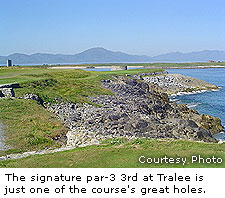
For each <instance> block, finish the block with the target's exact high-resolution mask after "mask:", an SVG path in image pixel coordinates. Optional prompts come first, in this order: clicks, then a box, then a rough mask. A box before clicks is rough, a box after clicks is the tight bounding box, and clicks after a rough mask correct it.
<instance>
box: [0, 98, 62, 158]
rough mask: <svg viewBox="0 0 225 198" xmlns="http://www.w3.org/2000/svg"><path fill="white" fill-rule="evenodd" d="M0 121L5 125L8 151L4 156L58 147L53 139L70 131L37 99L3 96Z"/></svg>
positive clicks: (0, 100)
mask: <svg viewBox="0 0 225 198" xmlns="http://www.w3.org/2000/svg"><path fill="white" fill-rule="evenodd" d="M0 107H1V111H0V120H1V123H3V125H4V126H7V128H5V129H4V131H5V134H4V135H5V136H6V142H5V143H6V145H9V146H10V149H9V150H7V151H0V155H4V154H9V153H19V152H25V151H29V150H38V149H44V148H46V147H57V146H59V144H57V143H56V142H54V141H53V140H52V139H53V138H54V137H56V136H60V135H61V134H63V133H65V132H66V128H65V127H64V126H63V124H62V123H61V122H60V121H59V120H58V119H57V118H56V117H54V116H53V115H52V114H51V113H49V112H47V111H46V110H45V109H44V108H43V107H42V106H41V105H39V104H37V102H35V101H30V100H19V99H0Z"/></svg>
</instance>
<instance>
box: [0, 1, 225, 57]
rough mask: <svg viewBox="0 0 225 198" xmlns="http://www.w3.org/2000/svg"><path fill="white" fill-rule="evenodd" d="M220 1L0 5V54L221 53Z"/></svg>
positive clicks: (223, 21) (223, 8)
mask: <svg viewBox="0 0 225 198" xmlns="http://www.w3.org/2000/svg"><path fill="white" fill-rule="evenodd" d="M224 33H225V1H224V0H0V55H2V56H6V55H9V54H12V53H26V54H33V53H54V54H75V53H79V52H81V51H84V50H86V49H89V48H93V47H104V48H106V49H109V50H112V51H122V52H125V53H129V54H137V55H149V56H154V55H158V54H162V53H168V52H175V51H180V52H192V51H201V50H224V51H225V45H224V44H225V42H224V41H225V34H224Z"/></svg>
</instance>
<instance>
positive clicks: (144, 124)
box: [48, 77, 223, 146]
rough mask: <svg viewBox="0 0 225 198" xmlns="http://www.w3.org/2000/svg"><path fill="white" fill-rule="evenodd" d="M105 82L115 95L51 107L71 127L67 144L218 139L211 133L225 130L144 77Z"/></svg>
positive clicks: (210, 118) (103, 83)
mask: <svg viewBox="0 0 225 198" xmlns="http://www.w3.org/2000/svg"><path fill="white" fill-rule="evenodd" d="M102 86H103V87H104V88H108V89H110V90H111V91H112V92H113V93H114V95H113V96H112V95H104V96H103V95H101V96H96V97H89V100H91V101H92V102H93V103H95V104H97V105H95V106H93V105H89V104H83V105H82V104H72V103H61V104H54V105H52V106H50V107H49V108H48V109H49V111H51V112H54V113H55V114H56V115H57V116H58V117H59V118H60V119H61V120H62V121H64V122H65V123H66V125H67V126H68V127H69V128H70V131H69V133H68V142H67V144H68V145H72V146H75V145H79V144H85V143H90V142H97V141H101V140H102V139H106V138H113V137H127V138H138V137H145V138H174V139H189V140H195V141H206V142H217V141H216V140H215V139H214V138H213V137H212V134H213V133H215V132H219V131H221V130H223V127H222V125H221V123H220V122H219V121H218V120H217V118H214V117H212V116H204V115H199V114H198V112H196V111H195V110H191V109H189V108H187V106H186V105H180V104H176V103H170V102H169V98H168V96H167V94H165V93H162V92H159V91H158V87H157V86H155V85H152V84H149V83H146V82H145V81H142V80H139V79H135V78H127V77H115V79H114V80H105V81H103V82H102ZM215 120H217V121H218V122H215Z"/></svg>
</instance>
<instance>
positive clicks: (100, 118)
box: [0, 68, 224, 160]
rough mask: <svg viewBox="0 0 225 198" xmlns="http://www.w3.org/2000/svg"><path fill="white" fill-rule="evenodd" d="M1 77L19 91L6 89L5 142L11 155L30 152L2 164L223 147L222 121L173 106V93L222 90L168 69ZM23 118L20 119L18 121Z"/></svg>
mask: <svg viewBox="0 0 225 198" xmlns="http://www.w3.org/2000/svg"><path fill="white" fill-rule="evenodd" d="M1 71H2V73H1V75H2V77H4V78H2V82H4V84H7V83H8V82H13V83H15V82H17V83H18V84H16V85H17V86H16V88H13V87H12V86H11V87H10V85H9V86H8V87H3V88H0V92H1V96H2V98H1V99H0V105H1V107H2V109H3V111H2V112H1V115H0V119H1V122H3V124H4V125H7V126H8V128H7V129H6V131H5V136H6V139H7V140H6V143H8V144H9V146H10V147H11V149H9V150H8V151H5V154H7V153H9V152H10V151H11V152H12V153H14V151H15V149H16V150H17V152H18V151H19V152H20V153H23V152H24V151H27V153H25V154H24V155H23V154H10V155H8V156H7V157H2V158H1V159H2V160H3V159H10V158H11V159H17V158H21V157H25V156H29V155H34V154H44V153H51V152H55V150H54V149H53V148H54V147H55V148H56V147H59V146H60V147H61V148H62V149H60V148H58V149H56V150H57V151H60V150H68V149H73V148H76V147H85V146H90V145H102V144H103V145H104V144H105V143H107V144H108V143H110V144H114V143H115V145H117V144H118V143H119V144H121V143H123V142H124V141H125V142H130V143H129V144H134V145H135V144H139V143H140V144H142V142H145V141H149V140H157V141H163V142H164V141H166V142H170V141H178V142H179V141H183V140H188V141H190V140H191V141H201V142H210V143H217V140H216V139H215V138H214V137H213V134H215V133H219V132H221V131H224V128H223V126H222V125H221V121H220V119H219V118H216V117H213V116H210V115H206V114H202V115H200V114H199V113H198V112H197V111H195V110H193V109H189V108H188V107H187V106H186V105H185V104H177V103H176V102H170V101H169V97H168V94H169V95H170V94H175V93H177V92H181V91H185V92H191V91H200V90H206V89H207V90H211V89H218V88H217V87H216V86H215V85H212V84H210V83H207V82H205V81H201V80H198V79H195V78H191V77H185V76H182V75H179V74H167V72H165V71H164V70H160V69H155V70H152V69H146V70H143V69H140V70H124V71H112V72H88V71H83V70H70V71H69V70H54V69H47V68H32V69H30V68H13V69H11V68H10V69H1ZM2 84H3V83H2ZM13 85H14V84H13ZM4 86H6V85H4ZM6 89H8V92H7V91H6ZM4 93H7V94H4ZM10 93H11V94H12V95H10ZM24 109H27V110H26V113H25V112H24ZM37 111H39V115H44V119H43V118H42V117H40V116H38V115H37V114H36V113H37ZM15 114H16V115H20V116H19V117H16V118H15V119H13V118H12V116H13V115H15ZM35 114H36V115H35ZM47 123H48V124H47ZM22 125H23V127H22ZM18 128H19V134H18V133H16V130H17V129H18ZM18 139H19V141H18ZM113 142H114V143H113ZM132 142H133V143H132ZM135 142H136V143H135ZM138 142H139V143H138ZM186 144H187V145H188V144H190V143H186ZM191 144H192V143H191ZM196 144H197V143H196ZM221 146H222V145H221ZM43 147H44V148H45V150H44V151H41V150H42V149H43ZM203 147H204V145H203ZM49 148H51V149H49ZM52 149H53V150H52ZM34 150H38V151H37V152H35V151H34ZM30 151H32V152H30ZM33 151H34V152H33ZM2 154H4V152H2Z"/></svg>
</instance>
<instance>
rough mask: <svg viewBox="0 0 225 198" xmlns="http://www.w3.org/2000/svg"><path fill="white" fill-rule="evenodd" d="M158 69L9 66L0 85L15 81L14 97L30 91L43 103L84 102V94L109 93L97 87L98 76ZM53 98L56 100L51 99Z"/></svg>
mask: <svg viewBox="0 0 225 198" xmlns="http://www.w3.org/2000/svg"><path fill="white" fill-rule="evenodd" d="M159 70H160V69H154V70H150V69H146V70H143V69H134V70H127V71H112V72H108V71H102V72H94V71H93V72H89V71H84V70H78V69H77V70H54V69H46V68H44V69H43V68H42V69H40V68H18V67H17V68H9V69H0V78H1V79H0V84H4V83H13V82H19V83H20V86H21V87H22V88H20V89H15V93H16V95H17V96H19V97H20V96H23V95H24V94H26V93H34V94H37V95H38V96H39V97H41V98H42V99H43V101H44V102H53V101H58V100H68V101H71V102H79V103H84V102H87V103H89V101H88V100H87V98H86V96H92V95H100V94H112V93H111V92H110V91H109V90H107V89H103V88H102V87H101V86H100V81H101V80H102V79H110V78H112V76H113V75H125V74H137V73H140V72H154V71H159ZM55 99H57V100H55Z"/></svg>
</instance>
